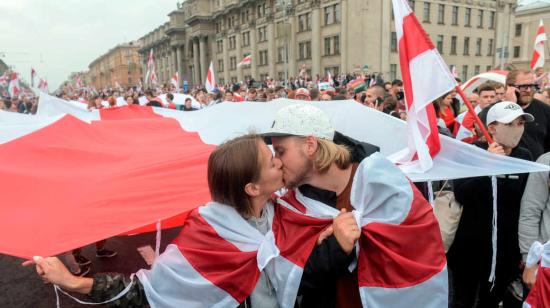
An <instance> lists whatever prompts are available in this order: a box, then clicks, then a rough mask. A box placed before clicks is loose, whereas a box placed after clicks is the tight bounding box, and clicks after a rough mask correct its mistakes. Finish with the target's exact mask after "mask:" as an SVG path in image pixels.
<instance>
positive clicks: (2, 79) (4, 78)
mask: <svg viewBox="0 0 550 308" xmlns="http://www.w3.org/2000/svg"><path fill="white" fill-rule="evenodd" d="M2 84H3V85H6V84H8V72H4V74H3V75H2V76H0V85H2Z"/></svg>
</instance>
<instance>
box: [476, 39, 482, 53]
mask: <svg viewBox="0 0 550 308" xmlns="http://www.w3.org/2000/svg"><path fill="white" fill-rule="evenodd" d="M481 44H482V39H481V38H480V37H478V38H477V40H476V56H481Z"/></svg>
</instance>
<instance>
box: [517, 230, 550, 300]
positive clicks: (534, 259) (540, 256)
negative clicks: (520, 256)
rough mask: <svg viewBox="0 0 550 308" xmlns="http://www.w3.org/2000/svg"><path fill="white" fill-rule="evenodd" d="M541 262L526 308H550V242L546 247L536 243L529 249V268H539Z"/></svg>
mask: <svg viewBox="0 0 550 308" xmlns="http://www.w3.org/2000/svg"><path fill="white" fill-rule="evenodd" d="M539 262H540V265H539V267H538V270H537V280H536V281H535V286H534V287H533V289H532V290H531V291H530V292H529V296H527V299H526V300H525V303H523V307H524V308H544V307H550V241H548V242H546V244H544V245H543V244H541V243H539V242H535V243H533V245H532V246H531V248H530V249H529V254H528V255H527V262H526V263H527V266H528V267H533V266H537V264H538V263H539Z"/></svg>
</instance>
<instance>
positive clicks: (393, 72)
mask: <svg viewBox="0 0 550 308" xmlns="http://www.w3.org/2000/svg"><path fill="white" fill-rule="evenodd" d="M395 79H397V64H390V80H395Z"/></svg>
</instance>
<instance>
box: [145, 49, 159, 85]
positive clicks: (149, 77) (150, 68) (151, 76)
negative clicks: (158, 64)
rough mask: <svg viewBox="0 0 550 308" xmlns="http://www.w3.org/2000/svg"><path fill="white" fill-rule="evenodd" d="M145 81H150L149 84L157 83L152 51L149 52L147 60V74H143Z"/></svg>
mask: <svg viewBox="0 0 550 308" xmlns="http://www.w3.org/2000/svg"><path fill="white" fill-rule="evenodd" d="M145 81H146V82H147V81H151V83H153V84H156V83H157V74H156V73H155V58H154V56H153V49H151V52H149V60H148V61H147V73H146V74H145Z"/></svg>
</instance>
